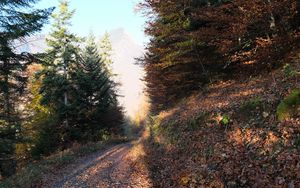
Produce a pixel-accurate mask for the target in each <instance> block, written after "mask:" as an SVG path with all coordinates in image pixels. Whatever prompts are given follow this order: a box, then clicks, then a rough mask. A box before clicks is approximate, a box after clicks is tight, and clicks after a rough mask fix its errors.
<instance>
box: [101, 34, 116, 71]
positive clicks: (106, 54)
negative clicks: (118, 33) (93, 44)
mask: <svg viewBox="0 0 300 188" xmlns="http://www.w3.org/2000/svg"><path fill="white" fill-rule="evenodd" d="M112 51H113V49H112V44H111V42H110V36H109V34H108V33H107V32H105V34H104V36H103V37H102V39H101V41H100V44H99V53H100V57H101V60H102V62H103V63H104V66H105V68H106V69H107V71H108V73H109V74H110V75H112V63H113V62H112V59H111V58H112V57H111V56H112Z"/></svg>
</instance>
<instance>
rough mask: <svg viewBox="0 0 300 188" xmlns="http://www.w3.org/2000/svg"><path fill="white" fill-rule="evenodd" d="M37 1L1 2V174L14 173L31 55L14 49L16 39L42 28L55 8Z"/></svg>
mask: <svg viewBox="0 0 300 188" xmlns="http://www.w3.org/2000/svg"><path fill="white" fill-rule="evenodd" d="M36 2H37V0H18V1H15V0H14V1H1V3H0V176H1V174H2V175H3V176H8V175H11V174H12V173H13V172H14V169H15V168H14V165H13V163H14V162H13V161H14V147H15V144H16V142H17V141H18V139H19V138H20V126H21V120H20V116H19V113H18V111H19V109H18V102H20V101H19V99H20V96H21V95H22V94H23V91H24V88H25V86H26V81H27V77H26V75H25V74H24V71H25V70H26V67H27V65H28V63H30V62H31V61H32V60H33V56H31V55H30V54H26V53H22V54H17V53H16V52H15V46H14V43H13V42H14V41H15V40H19V39H21V38H24V37H26V36H30V35H32V34H33V33H35V32H37V31H39V30H41V28H42V26H43V25H44V24H45V23H46V21H47V19H48V16H49V14H50V13H51V11H52V9H44V10H42V9H38V10H34V9H33V8H32V5H33V4H34V3H36Z"/></svg>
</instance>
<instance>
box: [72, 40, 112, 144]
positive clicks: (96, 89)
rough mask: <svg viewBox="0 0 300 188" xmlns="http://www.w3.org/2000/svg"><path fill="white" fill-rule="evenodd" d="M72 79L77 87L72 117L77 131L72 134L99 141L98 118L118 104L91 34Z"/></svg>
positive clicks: (99, 128) (101, 124)
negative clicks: (75, 120)
mask: <svg viewBox="0 0 300 188" xmlns="http://www.w3.org/2000/svg"><path fill="white" fill-rule="evenodd" d="M72 80H73V81H74V85H75V88H76V95H75V102H74V104H73V106H74V110H75V111H74V116H77V120H78V121H77V126H76V127H78V130H76V132H74V135H75V137H76V136H77V138H76V139H79V140H83V139H84V140H91V139H92V140H93V141H95V140H99V136H100V131H101V130H102V129H103V128H104V127H105V125H103V122H101V118H103V116H104V114H105V113H106V112H107V111H108V109H109V108H110V107H114V106H116V105H117V101H116V95H115V88H114V87H115V84H114V82H113V81H112V80H111V78H110V74H109V72H108V70H107V67H106V64H105V62H104V61H103V60H102V58H100V56H99V52H98V50H97V46H96V44H95V38H94V36H93V35H92V34H90V36H89V37H88V39H87V42H86V47H85V49H84V50H83V52H82V59H81V61H80V62H78V63H77V66H76V69H75V71H74V73H73V76H72Z"/></svg>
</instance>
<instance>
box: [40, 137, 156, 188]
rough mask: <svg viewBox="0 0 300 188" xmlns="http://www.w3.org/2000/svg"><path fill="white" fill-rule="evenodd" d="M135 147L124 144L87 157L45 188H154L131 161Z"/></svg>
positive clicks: (133, 161)
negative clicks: (132, 150)
mask: <svg viewBox="0 0 300 188" xmlns="http://www.w3.org/2000/svg"><path fill="white" fill-rule="evenodd" d="M132 148H133V144H132V143H123V144H119V145H116V146H113V147H111V148H109V149H107V150H105V151H102V152H98V153H95V154H92V155H90V156H86V157H84V158H83V159H81V160H79V161H78V162H76V163H75V164H71V165H69V166H68V167H67V168H66V169H64V170H62V172H59V173H58V174H60V175H58V174H57V175H56V177H53V179H55V181H53V182H52V183H49V184H48V185H44V187H49V188H71V187H72V188H73V187H74V188H79V187H80V188H87V187H101V188H102V187H112V188H114V187H116V188H123V187H124V188H127V187H133V188H136V187H143V188H144V187H145V188H147V187H151V185H150V181H149V180H148V178H147V176H146V175H144V173H141V172H139V171H138V170H136V168H135V167H134V166H135V163H136V162H135V160H134V159H130V157H131V155H130V151H131V149H132ZM57 176H58V177H57Z"/></svg>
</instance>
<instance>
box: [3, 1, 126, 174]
mask: <svg viewBox="0 0 300 188" xmlns="http://www.w3.org/2000/svg"><path fill="white" fill-rule="evenodd" d="M36 2H38V1H37V0H19V1H3V2H1V3H0V17H1V19H0V176H2V177H5V176H10V175H12V174H13V173H15V170H16V169H17V167H18V165H19V163H20V162H22V161H24V160H27V161H28V160H30V159H33V158H39V157H41V156H46V155H49V154H51V153H52V152H55V151H57V150H62V149H65V148H67V147H70V146H71V145H72V144H73V143H74V142H80V143H85V142H92V141H93V142H94V141H100V140H103V139H104V138H105V137H106V136H108V134H120V133H121V131H122V130H121V124H122V123H123V111H122V108H121V107H120V106H119V104H118V101H117V84H116V83H115V82H114V79H113V74H112V72H111V63H112V62H111V59H110V58H111V57H110V54H111V52H110V50H111V44H110V41H109V36H108V35H106V36H105V38H104V39H103V40H102V42H101V44H100V45H97V44H96V42H95V38H94V36H93V35H92V34H90V36H89V37H88V38H87V39H86V40H85V39H82V38H79V37H77V36H76V35H75V34H73V33H71V32H70V31H69V26H70V25H71V18H72V16H73V14H74V11H70V10H69V3H68V1H66V0H61V1H60V5H59V7H58V11H57V12H56V13H53V14H52V12H53V8H50V9H44V10H34V9H33V8H32V5H34V4H35V3H36ZM51 14H52V17H53V19H54V23H53V26H52V30H51V33H50V34H49V36H48V37H47V41H46V42H47V45H48V49H47V51H46V52H45V53H42V54H29V53H21V54H18V53H16V51H17V50H16V48H17V46H16V44H15V41H16V40H25V39H26V37H28V36H30V35H32V34H34V33H36V32H38V31H40V30H41V28H42V27H43V25H44V24H45V23H47V21H48V18H49V16H50V15H51ZM109 47H110V48H109Z"/></svg>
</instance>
